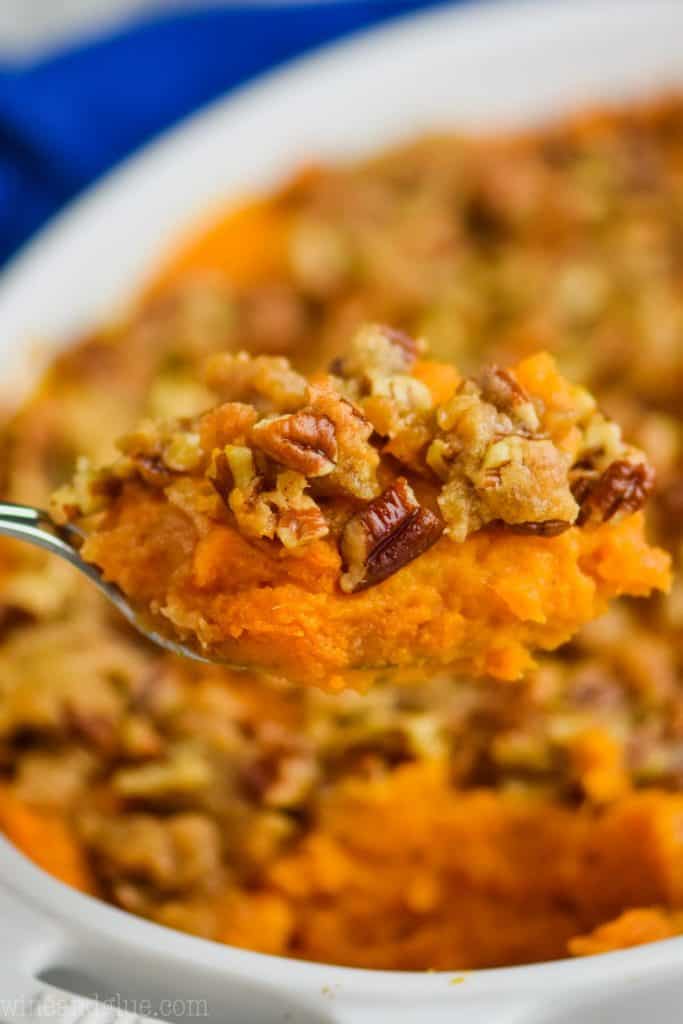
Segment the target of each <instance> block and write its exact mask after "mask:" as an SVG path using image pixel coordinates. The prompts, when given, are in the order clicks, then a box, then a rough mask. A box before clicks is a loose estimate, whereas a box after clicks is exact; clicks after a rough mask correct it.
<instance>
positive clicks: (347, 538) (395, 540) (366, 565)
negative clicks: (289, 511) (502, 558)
mask: <svg viewBox="0 0 683 1024" xmlns="http://www.w3.org/2000/svg"><path fill="white" fill-rule="evenodd" d="M442 532H443V523H442V522H441V520H440V519H438V518H437V517H436V516H435V515H434V513H433V512H430V511H429V509H427V508H424V507H423V506H421V505H420V504H419V503H418V501H417V498H416V497H415V494H414V493H413V490H412V488H411V487H410V486H409V484H408V482H407V480H406V479H405V478H404V477H399V478H398V479H397V480H396V481H395V482H394V483H393V484H392V485H391V486H390V487H388V488H387V489H386V490H385V491H384V492H383V494H381V495H380V496H379V498H375V499H374V501H371V502H370V503H369V504H368V505H367V506H366V507H365V508H364V509H363V510H362V512H359V513H358V514H357V515H355V516H354V517H353V518H352V519H351V520H350V521H349V522H348V523H347V525H346V528H345V530H344V534H343V537H342V543H341V551H342V556H343V558H344V561H345V563H346V567H347V572H346V573H345V574H344V575H343V576H342V578H341V581H340V585H341V588H342V590H343V591H345V592H346V593H347V594H351V593H356V592H357V591H359V590H366V589H367V588H368V587H373V586H375V584H377V583H381V582H382V580H385V579H387V577H389V576H392V575H393V574H394V573H395V572H397V571H398V570H399V569H401V568H402V567H403V566H404V565H407V564H408V562H412V561H413V559H414V558H417V557H418V556H419V555H421V554H423V552H425V551H426V550H427V549H428V548H430V547H431V546H432V544H434V543H436V541H437V540H438V539H439V537H440V536H441V534H442Z"/></svg>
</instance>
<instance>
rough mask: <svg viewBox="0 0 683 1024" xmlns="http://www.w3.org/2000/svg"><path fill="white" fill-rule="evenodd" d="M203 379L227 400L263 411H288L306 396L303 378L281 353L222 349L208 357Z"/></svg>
mask: <svg viewBox="0 0 683 1024" xmlns="http://www.w3.org/2000/svg"><path fill="white" fill-rule="evenodd" d="M205 382H206V384H207V385H208V386H209V387H210V388H211V389H212V390H213V391H215V392H216V393H217V394H218V395H220V396H221V397H222V398H223V399H225V400H226V401H228V402H246V403H247V404H251V405H255V406H256V407H257V408H258V409H260V410H261V411H262V412H290V411H291V410H293V409H296V407H297V406H298V405H301V403H302V401H304V399H305V397H306V381H305V380H304V378H303V377H302V376H301V375H300V374H298V373H297V372H296V370H293V369H292V367H291V366H290V364H289V360H287V359H284V358H283V357H282V356H250V355H247V353H246V352H237V353H236V354H235V353H233V352H221V353H219V354H218V355H215V356H213V357H212V358H211V359H210V360H209V361H208V363H207V365H206V368H205Z"/></svg>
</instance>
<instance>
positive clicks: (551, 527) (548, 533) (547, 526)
mask: <svg viewBox="0 0 683 1024" xmlns="http://www.w3.org/2000/svg"><path fill="white" fill-rule="evenodd" d="M491 525H492V526H505V527H506V529H508V530H509V531H510V533H519V534H522V535H525V536H532V537H558V536H559V535H560V534H561V533H564V532H565V531H566V530H568V529H569V528H570V527H571V525H572V524H571V523H568V522H567V521H566V519H546V520H544V521H543V522H540V523H503V522H502V521H499V522H497V523H492V524H491Z"/></svg>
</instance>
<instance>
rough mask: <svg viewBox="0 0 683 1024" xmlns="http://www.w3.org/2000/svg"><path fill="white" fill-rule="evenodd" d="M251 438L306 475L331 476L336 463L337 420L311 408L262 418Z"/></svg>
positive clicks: (266, 451) (268, 451) (265, 450)
mask: <svg viewBox="0 0 683 1024" xmlns="http://www.w3.org/2000/svg"><path fill="white" fill-rule="evenodd" d="M251 437H252V440H253V442H254V444H256V445H258V447H259V448H260V449H261V450H262V451H264V452H265V453H266V454H267V455H270V456H271V458H273V459H275V460H276V461H277V462H279V463H280V464H281V465H283V466H287V467H288V468H289V469H294V470H296V471H297V472H298V473H302V474H303V475H304V476H308V477H318V476H328V474H330V473H332V472H333V471H334V469H335V467H336V465H337V436H336V432H335V428H334V423H333V422H332V420H331V419H329V417H328V416H324V415H321V414H319V413H314V412H311V411H309V410H308V409H302V410H301V411H300V412H296V413H293V414H292V415H290V416H278V417H276V418H275V419H268V420H261V422H260V423H256V424H255V426H254V427H253V428H252V431H251Z"/></svg>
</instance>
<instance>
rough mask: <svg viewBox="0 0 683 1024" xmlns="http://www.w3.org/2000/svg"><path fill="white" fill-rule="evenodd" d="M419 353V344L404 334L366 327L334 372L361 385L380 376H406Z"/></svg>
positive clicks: (358, 331) (352, 341) (377, 326)
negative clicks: (399, 374) (404, 374)
mask: <svg viewBox="0 0 683 1024" xmlns="http://www.w3.org/2000/svg"><path fill="white" fill-rule="evenodd" d="M419 351H420V345H419V343H418V342H417V341H416V340H415V338H411V337H410V335H409V334H406V333H405V332H404V331H400V330H397V329H396V328H393V327H386V326H385V325H384V324H366V325H364V326H363V327H361V328H359V330H357V331H356V333H355V334H354V336H353V337H352V338H351V340H350V342H349V344H348V346H347V349H346V351H345V353H344V355H343V356H341V357H340V358H338V359H336V360H335V361H334V363H333V364H332V367H331V371H332V373H334V374H336V375H337V376H339V377H345V378H349V379H354V380H355V382H356V384H357V385H358V384H361V382H362V381H363V380H364V379H365V380H369V379H370V378H372V377H374V376H376V375H377V374H379V375H381V376H384V377H389V376H392V375H393V374H395V373H405V372H406V371H407V370H410V368H411V367H412V366H413V364H414V363H415V360H416V359H417V356H418V354H419Z"/></svg>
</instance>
